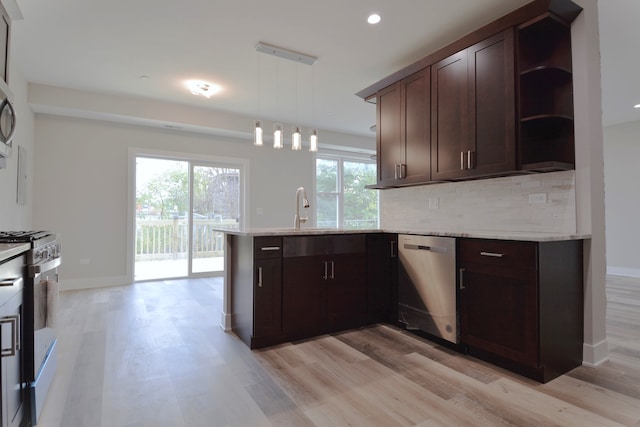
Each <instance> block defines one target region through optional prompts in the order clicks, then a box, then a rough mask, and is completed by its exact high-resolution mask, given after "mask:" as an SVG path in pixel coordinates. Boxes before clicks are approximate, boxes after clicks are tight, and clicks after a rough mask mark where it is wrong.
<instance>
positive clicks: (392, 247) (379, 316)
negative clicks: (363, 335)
mask: <svg viewBox="0 0 640 427" xmlns="http://www.w3.org/2000/svg"><path fill="white" fill-rule="evenodd" d="M397 283H398V235H397V234H387V233H384V234H382V233H381V234H370V235H368V236H367V284H366V288H367V322H368V323H377V322H392V321H393V320H392V319H396V318H397V316H395V309H396V306H397V302H396V299H397V297H396V295H395V294H396V292H397V288H398V286H397Z"/></svg>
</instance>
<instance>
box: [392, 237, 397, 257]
mask: <svg viewBox="0 0 640 427" xmlns="http://www.w3.org/2000/svg"><path fill="white" fill-rule="evenodd" d="M390 243H391V258H395V257H397V256H398V252H397V246H398V242H396V241H395V240H392V241H391V242H390Z"/></svg>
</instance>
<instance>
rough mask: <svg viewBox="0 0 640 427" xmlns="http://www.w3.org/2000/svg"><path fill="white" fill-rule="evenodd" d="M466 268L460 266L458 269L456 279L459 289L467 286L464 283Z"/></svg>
mask: <svg viewBox="0 0 640 427" xmlns="http://www.w3.org/2000/svg"><path fill="white" fill-rule="evenodd" d="M465 271H466V269H465V268H461V269H459V270H458V279H459V280H458V281H459V283H460V290H461V291H462V290H464V289H467V287H466V286H465V285H464V273H465Z"/></svg>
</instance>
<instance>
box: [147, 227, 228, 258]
mask: <svg viewBox="0 0 640 427" xmlns="http://www.w3.org/2000/svg"><path fill="white" fill-rule="evenodd" d="M234 224H235V222H234ZM221 225H224V226H228V225H229V224H226V223H225V222H221V221H220V220H208V219H204V220H203V219H196V220H194V222H193V227H194V233H193V257H194V258H206V257H212V256H222V254H223V245H224V238H223V234H222V233H220V232H218V231H214V227H218V228H219V227H220V226H221ZM135 250H136V261H151V260H163V259H181V258H186V257H187V254H188V252H189V224H188V221H187V220H186V219H184V218H176V219H137V220H136V244H135Z"/></svg>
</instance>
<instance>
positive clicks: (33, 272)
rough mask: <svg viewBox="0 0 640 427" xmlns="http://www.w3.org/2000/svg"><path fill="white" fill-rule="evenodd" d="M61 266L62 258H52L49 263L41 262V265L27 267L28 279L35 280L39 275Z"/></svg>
mask: <svg viewBox="0 0 640 427" xmlns="http://www.w3.org/2000/svg"><path fill="white" fill-rule="evenodd" d="M61 264H62V257H57V258H54V259H53V260H51V261H47V262H43V263H42V264H34V265H30V266H29V277H30V278H32V279H35V278H36V277H38V275H40V274H41V273H44V272H45V271H49V270H53V269H54V268H57V267H59V266H60V265H61Z"/></svg>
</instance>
